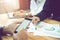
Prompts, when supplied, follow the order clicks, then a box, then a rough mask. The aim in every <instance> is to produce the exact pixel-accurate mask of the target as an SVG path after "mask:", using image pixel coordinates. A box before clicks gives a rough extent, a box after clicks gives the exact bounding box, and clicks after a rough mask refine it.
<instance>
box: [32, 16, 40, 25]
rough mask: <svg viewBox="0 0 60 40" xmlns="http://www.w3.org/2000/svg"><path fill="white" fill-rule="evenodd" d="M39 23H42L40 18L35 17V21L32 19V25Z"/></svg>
mask: <svg viewBox="0 0 60 40" xmlns="http://www.w3.org/2000/svg"><path fill="white" fill-rule="evenodd" d="M39 21H40V18H39V17H36V16H34V17H33V19H32V23H33V24H34V25H36V24H37V23H38V22H39Z"/></svg>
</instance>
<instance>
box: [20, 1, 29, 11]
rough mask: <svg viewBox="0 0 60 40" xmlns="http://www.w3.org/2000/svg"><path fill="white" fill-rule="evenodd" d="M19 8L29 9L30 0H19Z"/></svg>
mask: <svg viewBox="0 0 60 40" xmlns="http://www.w3.org/2000/svg"><path fill="white" fill-rule="evenodd" d="M19 4H20V9H23V10H28V9H30V0H19Z"/></svg>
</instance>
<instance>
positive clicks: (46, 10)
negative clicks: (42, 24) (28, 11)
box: [36, 0, 51, 21]
mask: <svg viewBox="0 0 60 40" xmlns="http://www.w3.org/2000/svg"><path fill="white" fill-rule="evenodd" d="M50 15H51V10H50V1H49V0H46V2H45V4H44V7H43V10H42V11H41V12H40V13H38V14H37V15H36V16H37V17H39V18H40V21H42V20H44V19H46V18H48V17H50Z"/></svg>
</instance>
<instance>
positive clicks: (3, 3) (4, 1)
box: [0, 0, 19, 13]
mask: <svg viewBox="0 0 60 40" xmlns="http://www.w3.org/2000/svg"><path fill="white" fill-rule="evenodd" d="M16 9H19V0H0V13H6V12H11V11H14V10H16Z"/></svg>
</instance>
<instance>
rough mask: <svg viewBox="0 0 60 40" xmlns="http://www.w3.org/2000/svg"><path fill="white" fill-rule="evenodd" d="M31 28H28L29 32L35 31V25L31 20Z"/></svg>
mask: <svg viewBox="0 0 60 40" xmlns="http://www.w3.org/2000/svg"><path fill="white" fill-rule="evenodd" d="M28 27H29V29H27V32H34V31H35V27H36V26H35V25H34V24H33V23H32V22H31V23H30V25H29V26H28Z"/></svg>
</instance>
